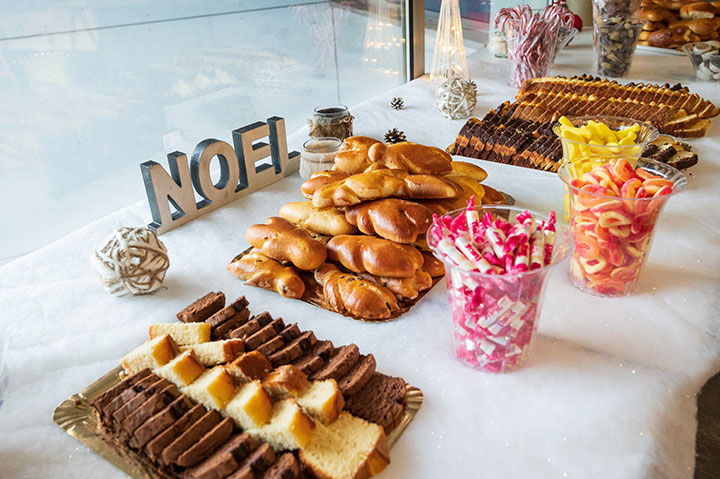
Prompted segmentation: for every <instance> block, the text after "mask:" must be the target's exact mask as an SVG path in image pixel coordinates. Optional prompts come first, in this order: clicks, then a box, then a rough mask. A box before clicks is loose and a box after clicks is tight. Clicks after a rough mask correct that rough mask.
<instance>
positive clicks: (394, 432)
mask: <svg viewBox="0 0 720 479" xmlns="http://www.w3.org/2000/svg"><path fill="white" fill-rule="evenodd" d="M122 374H123V370H122V368H121V367H120V366H118V367H116V368H115V369H113V370H112V371H110V372H108V373H107V374H105V375H104V376H103V377H101V378H100V379H98V380H97V381H95V382H94V383H92V384H91V385H89V386H88V387H86V388H85V389H83V390H82V391H80V392H79V393H77V394H73V395H72V396H70V397H69V398H68V399H66V400H65V401H63V402H62V403H60V405H58V407H57V408H55V411H54V412H53V421H55V423H56V424H57V425H58V426H60V427H61V428H63V429H64V430H65V432H67V433H68V434H70V435H71V436H72V437H74V438H75V439H77V440H78V441H80V442H81V443H83V444H84V445H85V446H87V447H88V448H89V449H92V450H93V451H94V452H95V453H97V454H98V455H99V456H100V457H102V458H103V459H105V460H107V461H109V462H110V463H112V464H113V465H114V466H115V467H117V468H118V469H120V470H122V471H123V472H124V473H125V474H127V475H128V476H130V477H132V478H134V479H147V478H148V477H149V476H148V473H147V471H146V470H145V467H147V465H146V466H145V467H143V464H142V461H141V459H140V458H139V457H137V456H136V457H133V456H132V454H131V455H127V454H126V453H123V452H120V451H119V450H118V449H116V448H115V447H113V446H112V445H111V444H110V443H109V442H106V441H105V440H103V438H102V436H101V435H100V431H99V429H98V427H97V416H96V415H95V413H94V411H93V408H92V407H91V406H90V403H91V402H92V401H93V400H95V399H96V398H97V397H98V396H100V395H101V394H102V393H104V392H105V391H107V390H108V389H110V388H111V387H113V386H115V385H116V384H117V383H119V382H120V381H121V380H122V379H123V376H122ZM405 398H406V401H407V406H406V407H405V411H404V412H403V413H402V414H401V415H400V416H399V417H398V419H397V420H396V421H395V424H394V425H393V426H392V429H391V430H390V431H389V432H388V434H387V442H388V447H390V448H392V447H393V445H394V444H395V443H396V442H397V440H398V439H399V438H400V436H401V435H402V433H403V432H404V431H405V429H406V428H407V427H408V425H409V424H410V422H412V420H413V419H414V418H415V415H416V414H417V412H418V411H419V410H420V407H421V406H422V403H423V393H422V391H421V390H420V389H418V388H416V387H415V386H411V385H409V384H408V385H406V389H405ZM386 432H387V431H386Z"/></svg>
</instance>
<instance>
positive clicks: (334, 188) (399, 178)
mask: <svg viewBox="0 0 720 479" xmlns="http://www.w3.org/2000/svg"><path fill="white" fill-rule="evenodd" d="M315 179H316V178H315V177H313V178H310V180H308V181H307V182H305V184H303V193H304V194H306V195H308V194H312V202H313V206H315V207H316V208H327V207H330V206H352V205H356V204H359V203H362V202H363V201H370V200H377V199H381V198H388V197H391V196H393V197H398V198H456V197H457V196H459V195H460V193H461V192H462V188H460V187H459V186H458V185H457V184H455V183H454V182H452V181H450V180H448V179H446V178H444V177H438V176H432V175H410V174H408V173H407V172H406V171H404V170H372V171H368V172H365V173H359V174H357V175H352V176H348V177H346V178H343V179H341V180H338V181H335V182H332V183H329V184H325V185H324V186H322V184H323V183H322V181H321V180H320V179H319V178H318V179H317V180H316V181H315V183H313V184H308V183H309V182H311V181H313V180H315ZM323 180H324V181H327V178H323ZM316 186H318V187H317V188H315V189H313V188H314V187H316Z"/></svg>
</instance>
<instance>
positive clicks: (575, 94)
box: [448, 75, 720, 171]
mask: <svg viewBox="0 0 720 479" xmlns="http://www.w3.org/2000/svg"><path fill="white" fill-rule="evenodd" d="M718 113H720V109H719V108H718V107H716V106H715V105H713V104H712V103H711V102H709V101H707V100H704V99H702V98H701V97H699V96H698V95H696V94H691V93H690V92H689V90H688V89H687V88H686V87H683V86H681V85H674V86H670V85H645V84H634V83H629V84H626V85H622V84H620V83H618V82H615V81H609V80H601V79H599V78H595V77H592V76H590V75H582V76H577V77H571V78H567V77H548V78H539V79H535V80H529V81H528V82H526V83H525V84H524V85H523V88H521V89H520V91H519V92H518V94H517V97H516V101H515V102H512V103H511V102H505V103H503V104H502V105H500V106H499V107H498V108H496V109H494V110H490V111H489V112H488V113H487V115H485V117H484V118H483V119H481V120H480V119H477V118H471V119H469V120H468V121H467V122H466V123H465V125H464V126H463V127H462V128H461V129H460V132H459V133H458V136H457V138H456V139H455V143H454V144H453V145H451V146H450V147H448V152H449V153H451V154H455V155H462V156H467V157H470V158H478V159H482V160H488V161H495V162H499V163H506V164H511V165H515V166H523V167H527V168H534V169H540V170H547V171H557V169H558V168H559V167H560V164H561V161H562V146H561V144H560V141H559V139H558V138H557V136H556V135H555V134H554V133H553V131H552V128H553V125H554V124H555V122H556V121H557V120H558V119H559V118H560V117H561V116H563V115H566V116H580V115H583V116H587V115H612V116H623V117H627V118H633V119H635V120H639V121H644V122H648V123H650V124H651V125H653V126H654V127H656V128H657V129H658V130H659V131H660V132H661V133H664V134H665V137H667V136H668V135H670V136H674V137H680V138H695V137H701V136H703V135H704V134H705V131H706V130H707V128H708V127H709V125H710V118H712V117H715V116H717V115H718ZM661 136H662V135H661ZM685 146H687V148H685ZM685 146H684V147H683V148H684V149H685V150H686V151H690V149H689V146H688V145H685ZM647 154H650V153H647ZM690 163H692V162H686V163H680V162H678V163H676V164H688V166H692V164H694V163H692V164H690Z"/></svg>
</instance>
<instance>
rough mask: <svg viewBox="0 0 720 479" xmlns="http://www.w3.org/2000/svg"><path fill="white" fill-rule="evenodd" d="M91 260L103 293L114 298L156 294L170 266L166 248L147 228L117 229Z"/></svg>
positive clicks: (96, 250) (105, 240)
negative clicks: (105, 292) (102, 287)
mask: <svg viewBox="0 0 720 479" xmlns="http://www.w3.org/2000/svg"><path fill="white" fill-rule="evenodd" d="M91 260H92V268H93V269H94V270H95V272H96V273H97V274H98V275H99V276H100V281H102V284H103V286H104V287H105V291H107V292H108V293H110V294H112V295H115V296H123V295H125V294H127V293H132V294H135V295H139V294H149V293H152V292H154V291H157V290H158V289H159V288H160V286H161V285H162V282H163V280H164V279H165V272H166V271H167V269H168V268H169V267H170V260H169V259H168V255H167V249H166V248H165V245H164V244H163V243H162V241H160V238H158V236H157V234H155V232H154V231H152V230H150V229H147V228H128V227H122V228H118V229H116V230H115V231H113V232H112V233H111V234H110V235H109V236H108V237H107V238H105V239H104V240H103V242H102V243H101V244H100V246H98V247H97V249H95V252H94V253H93V255H92V258H91Z"/></svg>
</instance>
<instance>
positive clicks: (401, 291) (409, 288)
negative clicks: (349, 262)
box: [359, 267, 432, 299]
mask: <svg viewBox="0 0 720 479" xmlns="http://www.w3.org/2000/svg"><path fill="white" fill-rule="evenodd" d="M359 276H360V277H361V278H362V279H364V280H367V281H369V282H371V283H373V284H377V285H380V286H385V287H386V288H387V289H389V290H390V291H392V292H393V293H394V294H395V295H396V296H397V297H399V298H406V299H415V298H417V297H418V295H419V294H420V293H421V292H422V291H425V290H426V289H429V288H430V287H431V286H432V277H431V276H430V273H428V272H427V271H425V269H424V268H422V267H421V268H418V269H417V270H415V275H414V276H411V277H409V278H388V277H387V276H375V275H372V274H368V273H362V274H360V275H359Z"/></svg>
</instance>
